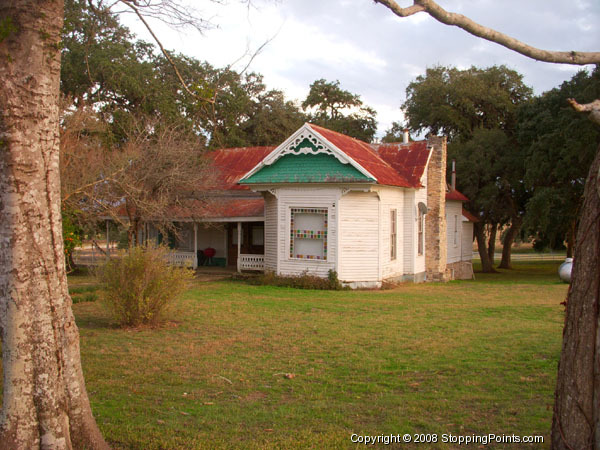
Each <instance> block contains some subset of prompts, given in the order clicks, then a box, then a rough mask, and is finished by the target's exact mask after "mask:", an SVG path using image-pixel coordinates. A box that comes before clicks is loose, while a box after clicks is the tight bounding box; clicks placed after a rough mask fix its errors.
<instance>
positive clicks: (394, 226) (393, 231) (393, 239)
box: [390, 209, 398, 261]
mask: <svg viewBox="0 0 600 450" xmlns="http://www.w3.org/2000/svg"><path fill="white" fill-rule="evenodd" d="M397 230H398V211H397V210H395V209H391V210H390V259H391V260H392V261H393V260H395V259H396V248H397V242H398V241H397V236H396V235H397Z"/></svg>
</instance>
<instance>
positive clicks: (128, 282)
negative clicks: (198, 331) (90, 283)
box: [99, 247, 193, 326]
mask: <svg viewBox="0 0 600 450" xmlns="http://www.w3.org/2000/svg"><path fill="white" fill-rule="evenodd" d="M167 251H168V250H167V249H166V248H164V247H148V248H146V247H134V248H132V249H131V250H130V251H129V252H128V253H126V254H124V255H123V257H122V258H116V259H112V260H110V261H109V262H107V263H106V264H105V265H104V266H103V267H101V268H100V270H99V278H100V281H101V282H102V283H103V284H104V289H105V294H104V297H105V300H106V302H107V304H108V305H109V307H110V309H111V310H112V312H113V314H114V317H115V319H116V320H117V321H119V323H120V324H121V325H123V326H137V325H142V324H150V323H157V322H158V321H160V319H161V316H162V313H164V311H165V309H166V308H167V307H168V306H169V305H170V304H171V303H172V302H173V300H174V299H175V298H176V297H177V296H178V295H180V294H181V293H182V292H184V291H185V290H186V289H187V285H188V282H189V281H191V279H192V278H193V273H192V271H191V270H189V269H180V268H177V267H172V266H170V265H168V264H167Z"/></svg>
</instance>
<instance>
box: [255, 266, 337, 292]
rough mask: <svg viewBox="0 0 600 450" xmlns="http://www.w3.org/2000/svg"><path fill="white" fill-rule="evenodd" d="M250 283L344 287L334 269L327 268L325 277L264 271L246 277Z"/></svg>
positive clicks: (320, 288)
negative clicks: (287, 274)
mask: <svg viewBox="0 0 600 450" xmlns="http://www.w3.org/2000/svg"><path fill="white" fill-rule="evenodd" d="M248 282H249V283H250V284H256V285H264V286H280V287H291V288H296V289H318V290H334V291H337V290H340V289H344V287H343V286H342V283H340V280H339V279H338V275H337V272H336V271H335V270H329V272H328V274H327V278H322V277H318V276H316V275H310V274H309V273H308V272H303V273H302V274H301V275H297V276H283V275H276V274H275V273H274V272H265V273H264V274H261V275H259V276H257V277H252V278H248Z"/></svg>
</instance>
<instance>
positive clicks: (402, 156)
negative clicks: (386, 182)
mask: <svg viewBox="0 0 600 450" xmlns="http://www.w3.org/2000/svg"><path fill="white" fill-rule="evenodd" d="M371 147H373V148H374V149H375V151H376V152H377V154H378V155H379V157H380V158H381V159H383V160H384V161H385V162H387V163H388V164H389V165H390V166H392V167H393V168H394V169H395V170H396V172H398V173H399V174H400V175H402V176H403V177H404V178H406V179H407V180H408V181H409V182H410V183H411V184H412V185H413V186H414V187H421V186H422V185H421V178H422V177H423V173H424V172H425V167H427V160H428V159H429V155H430V153H431V150H430V149H429V148H428V146H427V141H413V142H409V143H407V144H404V143H393V144H372V145H371Z"/></svg>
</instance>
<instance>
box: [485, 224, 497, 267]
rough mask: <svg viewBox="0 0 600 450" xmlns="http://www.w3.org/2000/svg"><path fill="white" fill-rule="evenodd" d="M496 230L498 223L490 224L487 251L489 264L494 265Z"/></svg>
mask: <svg viewBox="0 0 600 450" xmlns="http://www.w3.org/2000/svg"><path fill="white" fill-rule="evenodd" d="M497 232H498V225H496V224H494V225H490V235H489V237H488V245H487V252H488V258H489V259H490V264H491V265H492V266H493V265H494V255H495V253H496V233H497Z"/></svg>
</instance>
